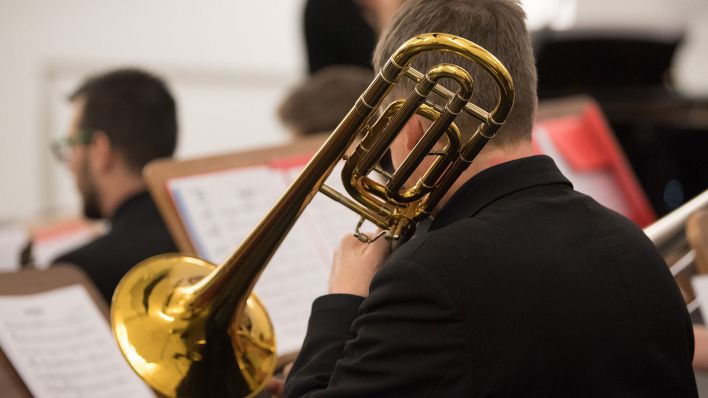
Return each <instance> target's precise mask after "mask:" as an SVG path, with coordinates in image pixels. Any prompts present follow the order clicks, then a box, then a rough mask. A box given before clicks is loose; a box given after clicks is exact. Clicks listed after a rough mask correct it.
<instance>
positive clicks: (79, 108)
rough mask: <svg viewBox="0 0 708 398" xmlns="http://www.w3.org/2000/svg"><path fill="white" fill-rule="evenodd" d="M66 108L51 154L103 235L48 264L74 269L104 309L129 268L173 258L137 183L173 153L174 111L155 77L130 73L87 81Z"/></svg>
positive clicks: (164, 232)
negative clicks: (66, 123) (62, 133)
mask: <svg viewBox="0 0 708 398" xmlns="http://www.w3.org/2000/svg"><path fill="white" fill-rule="evenodd" d="M70 101H71V106H72V119H71V125H70V129H69V135H68V136H67V137H65V138H63V139H62V140H59V141H57V142H55V143H54V146H53V148H54V152H55V153H56V155H57V157H58V158H59V159H60V160H61V161H63V162H64V163H65V164H66V165H67V167H68V168H69V170H70V171H71V173H72V174H73V175H74V177H75V181H76V188H77V190H78V192H79V194H80V195H81V199H82V202H83V203H82V204H83V213H84V216H86V217H87V218H89V219H108V220H109V221H110V230H109V231H108V233H106V234H105V235H103V236H100V237H98V238H97V239H96V240H94V241H92V242H90V243H88V244H86V245H85V246H83V247H80V248H78V249H75V250H73V251H71V252H69V253H65V254H63V255H61V256H59V257H58V258H57V259H55V260H54V261H53V262H54V263H71V264H75V265H77V266H79V267H80V268H81V269H82V270H84V271H85V272H86V273H87V274H88V275H89V277H90V278H91V279H92V280H93V282H94V283H95V284H96V286H97V287H98V289H99V290H100V292H101V293H102V294H103V296H104V297H105V298H106V300H107V302H109V303H110V301H111V297H112V295H113V290H114V289H115V287H116V285H118V282H119V281H120V279H121V277H122V276H123V275H124V274H125V273H126V272H127V271H128V270H130V268H132V267H133V266H134V265H135V264H137V263H139V262H140V261H142V260H144V259H145V258H148V257H151V256H153V255H156V254H161V253H168V252H175V251H177V248H176V247H175V245H174V243H173V241H172V238H171V237H170V235H169V233H168V231H167V228H166V226H165V224H164V222H163V220H162V218H161V217H160V214H159V213H158V211H157V208H156V206H155V204H154V203H153V201H152V199H151V197H150V195H149V194H148V192H147V190H146V184H145V181H144V180H143V177H142V169H143V167H144V166H145V165H146V164H147V163H148V162H149V161H151V160H153V159H157V158H164V157H170V156H172V154H173V153H174V150H175V146H176V142H177V119H176V106H175V101H174V99H173V98H172V95H171V94H170V92H169V90H168V88H167V86H166V85H165V83H164V82H163V81H162V80H161V79H160V78H158V77H155V76H153V75H151V74H149V73H146V72H143V71H140V70H136V69H122V70H116V71H112V72H108V73H105V74H102V75H99V76H94V77H92V78H90V79H88V80H86V81H85V82H84V83H83V84H81V86H80V87H79V88H78V89H77V90H76V91H75V92H74V93H73V94H72V95H71V96H70Z"/></svg>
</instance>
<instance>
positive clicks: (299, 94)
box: [278, 65, 374, 136]
mask: <svg viewBox="0 0 708 398" xmlns="http://www.w3.org/2000/svg"><path fill="white" fill-rule="evenodd" d="M373 76H374V75H373V72H372V71H371V70H370V69H368V68H364V67H359V66H353V65H335V66H329V67H327V68H324V69H322V70H320V71H318V72H317V73H315V74H313V75H312V76H310V77H309V78H307V79H306V80H304V81H303V82H302V83H300V84H299V85H298V86H297V87H295V88H294V89H293V90H291V91H290V93H289V94H288V95H287V96H286V98H285V99H284V100H283V102H282V103H281V104H280V107H279V108H278V116H279V117H280V120H281V121H282V123H283V124H284V125H285V126H286V127H287V128H288V129H289V130H290V131H291V132H293V133H294V134H295V135H296V136H302V135H311V134H316V133H323V132H331V131H332V130H334V128H335V127H337V125H338V124H339V122H340V121H341V120H342V119H343V118H344V116H345V115H346V114H347V112H348V111H349V110H350V109H351V107H352V106H353V105H354V103H355V102H356V100H357V98H359V95H361V93H362V92H364V90H366V88H367V87H368V85H369V83H371V80H372V79H373Z"/></svg>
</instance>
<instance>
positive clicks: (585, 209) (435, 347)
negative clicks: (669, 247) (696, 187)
mask: <svg viewBox="0 0 708 398" xmlns="http://www.w3.org/2000/svg"><path fill="white" fill-rule="evenodd" d="M524 18H525V15H524V12H523V11H522V9H521V7H520V6H519V4H518V2H517V1H515V0H408V1H407V2H405V4H404V5H403V7H402V9H401V10H400V11H399V13H398V14H397V15H396V17H395V18H394V20H393V21H392V24H391V26H390V29H389V30H387V31H386V32H384V35H383V37H382V38H381V40H380V41H379V43H378V45H377V48H376V51H375V55H374V65H375V67H376V68H377V69H380V68H381V67H382V65H383V63H384V62H385V60H386V59H387V58H388V57H389V56H390V55H391V53H392V52H393V51H395V49H396V48H398V47H399V46H400V45H401V44H402V43H403V42H404V41H405V40H407V39H409V38H411V37H413V36H415V35H416V34H419V33H423V32H445V33H451V34H456V35H459V36H463V37H465V38H467V39H469V40H472V41H474V42H476V43H478V44H480V45H481V46H483V47H484V48H486V49H487V50H489V51H490V52H492V53H493V54H495V55H496V56H497V57H498V58H499V59H500V61H501V62H502V63H503V64H504V65H506V66H507V68H508V69H509V70H510V73H511V75H512V77H513V79H514V87H515V92H516V100H515V103H514V108H513V110H512V112H511V114H510V116H509V118H508V119H507V123H506V124H505V126H504V127H502V128H501V129H500V130H499V131H498V133H497V136H496V137H495V138H494V139H493V140H492V141H491V142H490V144H488V145H487V146H486V147H485V149H484V150H483V151H482V152H481V153H480V155H479V156H478V157H477V158H475V159H474V161H473V162H472V164H471V166H470V167H469V169H467V171H465V172H464V173H463V175H462V176H461V177H460V178H459V180H458V181H457V182H456V184H454V186H453V187H452V189H451V191H450V192H448V194H447V195H446V196H445V197H444V198H443V200H442V201H441V203H440V206H439V207H438V208H437V209H436V211H435V213H434V214H433V217H431V219H430V221H429V222H425V223H421V224H422V225H419V226H418V230H417V232H416V234H415V236H413V237H412V238H411V239H410V240H409V241H408V242H406V243H404V244H403V245H401V246H400V247H399V248H398V249H396V250H395V251H394V252H393V253H392V254H390V255H388V250H387V244H386V242H384V241H383V240H378V241H376V242H374V243H373V244H364V243H360V242H359V241H358V240H356V239H355V238H353V237H347V238H344V239H343V241H342V243H341V246H340V248H339V250H338V252H337V253H336V254H335V258H334V264H333V267H332V273H331V278H330V283H329V291H330V294H328V295H325V296H323V297H320V298H318V299H317V300H316V301H315V302H314V303H313V306H312V313H311V317H310V322H309V328H308V332H307V336H306V338H305V341H304V344H303V347H302V350H301V352H300V354H299V356H298V358H297V360H296V361H295V364H294V366H293V368H292V371H291V372H290V375H289V377H288V379H287V381H286V384H285V396H287V397H300V396H308V397H309V396H311V397H335V396H336V397H419V396H420V397H491V396H498V397H586V396H587V397H696V396H697V392H696V385H695V380H694V376H693V371H692V368H691V359H692V355H693V335H692V330H691V324H690V322H689V318H688V314H687V313H686V309H685V306H684V304H683V301H682V298H681V295H680V294H679V291H678V289H677V287H676V285H675V283H674V281H673V278H672V277H671V274H670V273H669V272H668V270H667V268H666V265H665V264H664V262H663V260H662V258H661V256H660V255H659V254H658V253H657V251H656V249H655V248H654V246H653V245H652V243H651V242H650V241H649V240H648V239H647V238H646V236H645V235H644V234H643V233H642V231H641V230H639V229H638V228H637V227H636V226H635V225H634V224H633V223H632V222H631V221H629V220H627V219H625V218H624V217H622V216H620V215H618V214H616V213H614V212H612V211H610V210H608V209H606V208H604V207H602V206H601V205H599V204H598V203H597V202H595V201H594V200H592V199H591V198H589V197H587V196H585V195H582V194H580V193H578V192H575V191H574V190H573V189H572V185H571V184H570V182H568V180H567V179H566V178H565V177H563V175H561V173H560V172H559V170H558V168H557V167H556V165H555V164H554V163H553V161H552V160H551V159H550V158H549V157H546V156H534V155H533V153H532V149H531V140H530V137H531V128H532V124H533V121H534V113H535V109H536V105H537V99H536V70H535V66H534V59H533V55H532V50H531V43H530V39H529V34H528V32H527V30H526V27H525V24H524ZM422 57H424V59H423V60H422V61H419V62H418V63H417V64H416V63H415V62H414V65H415V66H417V69H419V70H422V71H426V70H427V69H428V67H429V66H430V65H435V64H439V63H440V62H442V61H450V60H451V59H450V58H449V57H446V56H443V55H439V54H438V55H433V54H431V55H423V56H422ZM454 61H457V63H458V64H462V65H465V66H466V68H467V69H468V70H470V71H471V72H472V73H473V75H474V76H475V78H476V82H477V87H476V91H475V94H474V96H473V102H474V103H476V104H478V105H481V106H482V107H483V108H485V109H488V110H489V109H492V108H493V105H494V103H495V101H496V87H495V86H494V85H493V84H492V83H491V82H490V80H489V79H487V78H486V75H485V74H483V73H475V72H479V69H478V67H477V66H471V65H470V64H469V63H466V62H461V61H460V60H459V59H454ZM451 87H452V86H451ZM404 88H405V87H404ZM407 88H410V85H408V87H407ZM406 95H407V94H406V91H405V90H404V89H396V91H394V92H393V94H392V95H391V98H390V100H394V99H397V98H404V97H405V96H406ZM457 123H458V126H459V127H460V129H461V130H462V132H463V134H465V135H469V134H471V133H472V132H473V131H474V128H475V123H474V121H473V120H472V119H462V120H460V119H458V122H457ZM428 124H429V123H428V122H427V121H426V120H423V119H421V118H420V117H417V116H416V117H413V118H412V119H410V120H409V121H408V123H407V124H406V126H405V128H404V129H403V130H402V133H401V135H400V136H399V138H397V139H396V140H395V141H394V143H393V145H392V147H391V154H392V159H393V164H394V166H399V165H400V164H401V162H402V159H403V157H404V156H405V155H406V154H407V153H409V152H410V151H411V149H412V148H413V146H414V145H415V143H416V142H417V141H418V139H419V138H420V136H421V134H422V133H423V132H424V129H425V128H426V127H427V126H428ZM419 177H420V172H417V173H416V175H414V180H415V179H417V178H419Z"/></svg>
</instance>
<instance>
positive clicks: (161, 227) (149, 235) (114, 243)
mask: <svg viewBox="0 0 708 398" xmlns="http://www.w3.org/2000/svg"><path fill="white" fill-rule="evenodd" d="M176 251H177V247H176V246H175V244H174V243H173V241H172V238H171V237H170V234H169V232H168V231H167V227H166V226H165V223H164V222H163V221H162V218H161V217H160V213H159V212H158V210H157V207H155V203H154V202H153V201H152V198H150V195H149V194H148V193H147V192H142V193H139V194H137V195H135V196H133V197H131V198H129V199H127V200H126V201H125V202H123V203H122V204H121V205H120V206H119V207H118V209H117V210H116V212H115V215H114V216H113V219H112V220H111V228H110V231H109V232H108V233H107V234H105V235H103V236H101V237H99V238H97V239H96V240H94V241H92V242H90V243H88V244H87V245H85V246H82V247H80V248H78V249H76V250H73V251H71V252H69V253H66V254H64V255H62V256H60V257H58V258H57V259H56V260H54V261H53V263H72V264H75V265H77V266H79V267H80V268H81V269H82V270H84V271H85V272H86V273H87V274H88V275H89V277H90V278H91V280H92V281H93V282H94V283H95V284H96V287H98V290H99V291H100V292H101V293H102V294H103V297H104V298H105V299H106V301H107V302H108V303H109V304H110V302H111V297H112V296H113V290H115V288H116V286H117V285H118V282H120V279H121V278H122V277H123V275H125V273H126V272H128V271H129V270H130V269H131V268H132V267H133V266H134V265H136V264H138V263H139V262H140V261H142V260H144V259H146V258H148V257H152V256H154V255H157V254H162V253H172V252H176Z"/></svg>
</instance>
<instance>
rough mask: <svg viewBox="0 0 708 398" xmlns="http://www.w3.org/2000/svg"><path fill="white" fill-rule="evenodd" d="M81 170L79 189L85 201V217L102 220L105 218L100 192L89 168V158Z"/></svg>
mask: <svg viewBox="0 0 708 398" xmlns="http://www.w3.org/2000/svg"><path fill="white" fill-rule="evenodd" d="M84 160H85V161H84V162H83V165H82V170H81V178H80V185H79V191H80V193H81V199H82V202H83V213H84V217H86V218H88V219H89V220H100V219H102V218H103V214H102V213H101V207H100V206H99V202H100V201H99V194H98V189H96V184H95V183H94V179H93V178H92V175H91V170H89V164H88V159H84Z"/></svg>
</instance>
